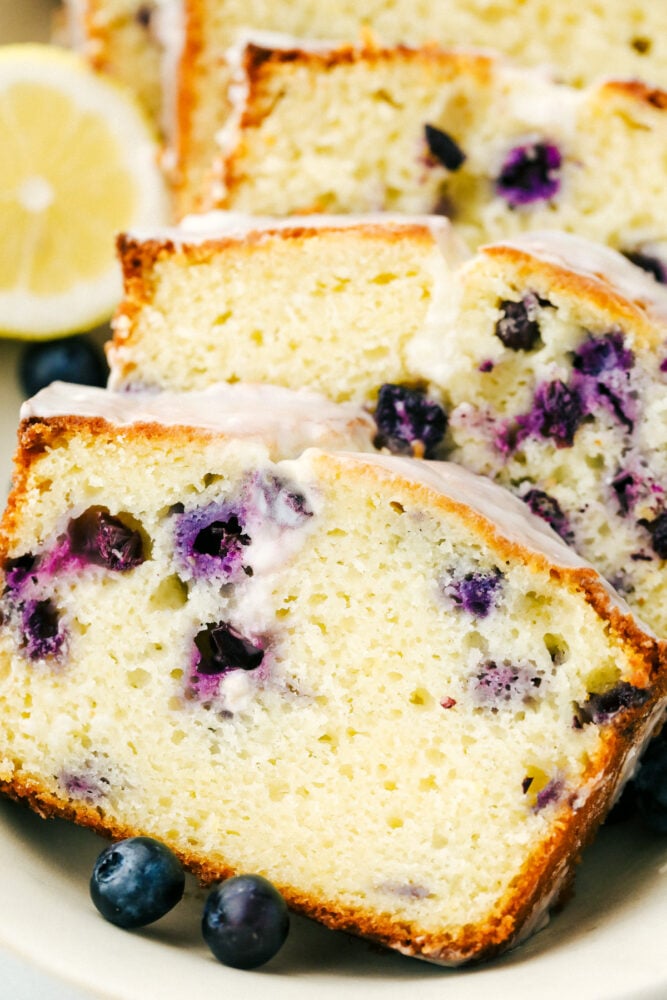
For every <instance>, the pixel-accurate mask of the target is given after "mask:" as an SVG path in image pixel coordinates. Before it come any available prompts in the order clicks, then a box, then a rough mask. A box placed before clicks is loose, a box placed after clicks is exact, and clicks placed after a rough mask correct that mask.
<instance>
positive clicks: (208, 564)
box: [176, 503, 251, 578]
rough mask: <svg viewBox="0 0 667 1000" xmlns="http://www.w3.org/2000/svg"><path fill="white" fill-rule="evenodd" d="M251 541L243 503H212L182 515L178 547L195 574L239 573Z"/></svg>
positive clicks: (179, 518)
mask: <svg viewBox="0 0 667 1000" xmlns="http://www.w3.org/2000/svg"><path fill="white" fill-rule="evenodd" d="M250 541H251V539H250V535H249V534H247V532H246V531H245V518H244V512H243V510H242V509H241V506H240V505H238V506H237V507H234V506H231V505H229V504H223V503H211V504H207V505H206V506H205V507H199V508H195V509H194V510H191V511H188V513H187V514H186V513H181V514H179V515H178V521H177V524H176V549H177V551H178V554H179V556H180V558H181V560H182V561H183V562H184V563H185V564H186V565H187V566H188V567H189V569H190V570H191V572H192V573H193V574H194V576H195V577H202V578H207V577H212V576H222V577H228V578H231V577H233V576H235V575H237V574H238V572H239V571H240V570H241V569H242V568H243V557H244V554H243V549H244V547H246V546H248V545H250Z"/></svg>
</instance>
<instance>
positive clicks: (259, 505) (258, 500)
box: [249, 473, 313, 528]
mask: <svg viewBox="0 0 667 1000" xmlns="http://www.w3.org/2000/svg"><path fill="white" fill-rule="evenodd" d="M249 497H250V503H251V504H252V506H253V507H254V511H251V513H254V514H256V515H258V516H259V518H260V519H262V520H264V519H266V520H269V521H272V522H273V523H274V524H275V525H276V526H277V527H279V528H298V527H301V526H302V524H303V523H304V521H306V520H307V519H308V518H311V517H312V516H313V511H312V510H311V507H310V504H309V503H308V499H307V498H306V496H305V495H304V494H303V493H302V492H301V491H299V490H298V489H296V488H295V487H294V485H293V484H292V483H290V482H288V481H287V480H286V479H284V478H281V477H280V476H277V475H274V474H273V473H268V474H264V475H257V476H255V477H253V479H252V482H251V488H250V491H249Z"/></svg>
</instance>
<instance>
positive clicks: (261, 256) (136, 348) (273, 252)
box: [108, 212, 466, 403]
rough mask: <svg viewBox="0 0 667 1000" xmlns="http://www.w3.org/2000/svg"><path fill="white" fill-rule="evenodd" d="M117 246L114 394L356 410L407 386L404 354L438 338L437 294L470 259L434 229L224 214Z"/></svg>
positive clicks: (429, 223)
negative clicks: (267, 386) (192, 392)
mask: <svg viewBox="0 0 667 1000" xmlns="http://www.w3.org/2000/svg"><path fill="white" fill-rule="evenodd" d="M118 247H119V256H120V260H121V263H122V267H123V273H124V286H125V297H124V300H123V302H122V305H121V307H120V309H119V310H118V313H117V315H116V317H115V320H114V340H113V343H112V344H111V345H109V346H108V356H109V362H110V366H111V372H112V375H111V383H110V384H111V386H112V387H113V388H116V389H118V388H120V389H132V388H135V387H136V386H137V385H138V386H140V387H141V386H143V387H147V386H152V387H156V388H171V389H183V388H187V389H198V388H201V387H203V386H205V385H208V384H210V383H211V382H216V381H223V380H224V381H229V382H235V381H237V380H243V381H250V382H254V381H258V382H267V381H268V382H273V383H277V384H281V385H286V386H290V387H292V388H301V387H303V386H308V387H309V388H311V389H315V390H319V391H321V392H324V393H326V395H327V396H329V397H331V398H333V399H335V400H339V401H340V400H346V399H354V400H356V401H357V402H360V403H366V402H369V401H370V400H371V398H372V396H374V395H375V393H376V391H377V387H378V386H379V385H381V384H383V383H385V382H388V383H392V382H402V381H404V380H406V379H409V377H410V373H409V370H408V367H407V363H406V356H405V355H406V350H407V346H408V344H409V343H410V341H411V340H412V339H413V338H414V337H415V336H417V335H418V333H420V332H421V331H422V330H423V328H424V327H429V326H430V325H433V324H435V325H436V326H437V325H438V324H439V331H440V334H439V335H442V333H443V332H444V331H443V320H444V308H443V306H444V303H442V302H440V300H439V295H440V290H441V289H442V288H444V287H445V278H446V274H447V272H448V269H449V268H450V267H452V266H454V265H455V264H456V263H457V262H459V261H460V260H462V259H463V257H464V256H465V255H466V252H465V250H464V248H463V247H462V246H461V245H460V243H459V241H458V240H457V239H456V238H455V237H454V235H453V234H452V232H451V229H450V227H449V224H448V222H447V220H446V219H444V218H442V217H435V216H434V217H431V218H412V219H411V218H407V217H396V218H391V217H387V216H381V217H375V216H368V217H365V218H351V217H347V216H337V217H325V216H319V217H318V216H309V217H308V218H295V217H290V218H289V219H285V220H282V221H281V220H278V219H267V220H263V219H260V218H257V217H242V216H237V215H234V214H233V213H231V214H225V213H222V212H220V213H211V214H210V215H207V216H202V217H192V218H190V219H188V220H186V221H185V223H184V224H183V225H182V226H181V227H179V228H178V229H172V230H167V231H163V232H153V233H146V234H134V235H132V234H130V235H125V236H122V237H121V238H120V240H119V244H118ZM369 390H371V391H369Z"/></svg>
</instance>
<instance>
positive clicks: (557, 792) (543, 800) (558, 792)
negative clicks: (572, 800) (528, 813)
mask: <svg viewBox="0 0 667 1000" xmlns="http://www.w3.org/2000/svg"><path fill="white" fill-rule="evenodd" d="M564 790H565V784H564V782H563V781H562V779H561V778H552V779H551V781H549V782H547V784H546V785H545V786H544V788H542V789H541V790H540V791H539V792H538V793H537V796H536V798H535V805H534V806H533V812H541V811H542V809H546V807H547V806H550V805H553V803H555V802H558V800H559V799H560V798H561V796H562V794H563V791H564Z"/></svg>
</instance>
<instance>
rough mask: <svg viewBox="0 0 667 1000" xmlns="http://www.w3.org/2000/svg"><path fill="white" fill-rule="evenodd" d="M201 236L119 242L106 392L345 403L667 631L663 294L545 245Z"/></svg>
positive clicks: (328, 229)
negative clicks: (316, 394)
mask: <svg viewBox="0 0 667 1000" xmlns="http://www.w3.org/2000/svg"><path fill="white" fill-rule="evenodd" d="M198 224H199V225H200V226H201V227H202V232H201V233H200V239H199V241H197V239H195V237H194V232H193V231H192V230H190V229H189V228H188V226H184V227H182V228H180V229H177V230H174V231H172V232H171V235H165V234H163V235H160V234H159V233H156V234H154V235H153V236H152V237H151V236H150V235H148V236H145V237H143V238H142V237H134V238H127V239H124V240H121V243H120V247H121V259H122V260H123V264H124V271H125V288H126V294H125V298H124V301H123V303H122V305H121V308H120V310H119V313H118V316H117V319H116V330H115V337H114V343H113V345H112V346H111V348H110V350H109V360H110V363H111V370H112V384H113V385H114V386H115V387H116V388H123V389H126V390H131V389H132V387H133V386H138V385H139V386H140V385H141V384H142V383H144V384H152V385H157V386H164V385H167V386H170V387H172V388H182V389H187V388H193V387H195V386H200V385H201V384H202V383H205V382H206V380H207V379H213V380H232V381H233V380H234V379H237V378H248V377H250V378H252V379H253V380H256V381H260V382H262V381H264V382H276V383H280V384H285V385H288V386H290V387H292V388H297V387H299V386H302V385H304V384H305V385H314V386H316V387H317V389H318V390H320V391H322V392H324V393H325V394H326V395H328V396H330V397H331V398H333V399H336V400H354V401H355V402H356V403H358V404H361V405H363V406H364V407H365V408H366V409H367V410H368V412H369V413H371V414H372V415H373V416H374V419H375V422H376V444H377V445H378V446H379V447H382V448H386V449H388V450H390V451H393V452H394V453H397V454H412V455H413V456H418V457H426V458H442V457H450V458H453V459H455V460H456V461H457V462H460V463H461V464H463V465H465V466H467V467H468V468H470V469H472V470H473V471H475V472H478V473H481V474H484V475H487V476H490V477H492V478H494V479H496V480H498V481H499V482H500V483H502V484H503V485H504V486H505V487H507V488H509V489H510V490H512V491H513V492H515V493H517V494H518V495H519V496H520V497H521V498H522V499H523V500H524V502H525V504H526V506H527V507H528V508H529V509H530V510H531V511H532V512H533V513H534V514H536V515H537V516H539V517H541V518H542V520H543V521H544V522H545V523H547V524H549V525H550V526H551V528H552V529H553V530H554V531H555V532H556V534H558V535H559V536H560V537H561V538H562V539H563V540H564V541H565V542H567V543H568V544H570V545H572V546H574V547H575V549H577V550H578V551H579V552H580V553H581V554H583V555H584V556H585V557H586V558H588V559H590V561H592V562H593V563H594V564H595V565H596V566H597V567H598V568H599V569H600V570H601V571H602V572H603V574H604V575H605V576H606V577H607V579H609V580H610V581H611V582H612V583H613V585H614V586H615V587H617V588H618V589H619V590H620V591H622V592H623V594H624V595H625V597H626V598H627V600H628V601H629V602H630V604H631V605H632V606H633V607H634V608H635V609H636V610H637V611H638V613H639V614H640V615H641V616H642V617H643V618H645V619H646V620H647V621H648V622H649V624H651V625H652V626H653V627H654V628H655V629H656V630H657V631H658V632H659V633H660V634H664V633H665V632H666V631H667V614H666V613H665V611H664V605H665V602H664V598H663V593H664V586H665V569H666V567H665V557H666V556H667V506H666V500H665V490H666V489H667V464H666V463H667V454H666V451H665V447H666V442H667V428H666V427H665V412H666V404H667V396H666V393H667V381H666V380H667V292H665V289H664V288H663V287H662V285H661V284H660V283H659V282H657V281H656V280H655V278H654V276H653V275H651V274H650V273H648V272H647V270H646V269H645V268H639V267H637V266H634V265H633V264H632V263H631V262H630V261H628V260H627V259H626V258H625V257H624V256H622V255H621V254H618V253H616V252H614V251H613V250H610V249H608V248H604V247H601V246H599V245H597V244H594V243H592V242H590V241H587V240H584V239H582V238H580V237H575V236H573V235H568V234H559V233H555V232H553V231H551V232H549V233H545V234H524V235H522V236H521V237H517V238H516V239H515V240H513V241H506V242H504V243H497V244H490V245H488V246H486V247H485V248H483V249H482V250H481V251H479V252H478V253H477V254H476V255H475V256H474V257H472V258H470V259H466V258H465V257H462V256H461V255H460V254H459V253H458V252H457V248H456V247H455V245H454V244H453V243H452V242H451V240H450V239H449V237H451V229H448V228H447V223H446V221H445V220H440V226H441V227H444V228H441V229H440V230H438V226H437V225H435V220H434V219H433V218H430V219H423V220H422V224H421V225H419V224H417V221H416V220H414V219H413V220H411V222H410V224H409V225H408V224H406V225H405V226H404V227H403V228H401V227H400V225H398V224H397V221H396V220H395V219H392V220H389V219H387V220H384V222H383V220H382V218H379V217H375V218H374V219H373V220H372V221H371V219H370V218H368V217H365V218H357V219H354V218H352V219H347V220H346V222H345V223H344V224H341V226H340V227H337V226H336V224H335V220H332V219H331V218H330V217H328V218H324V219H321V220H320V221H319V222H317V221H311V222H310V223H309V222H308V220H307V219H303V218H302V219H299V220H284V221H283V223H282V225H281V224H280V223H279V222H278V221H277V220H259V219H254V220H253V219H248V220H246V221H245V224H244V223H242V222H241V221H240V220H239V219H238V217H236V216H232V217H231V218H230V217H227V216H224V215H222V216H220V215H214V216H212V217H207V218H206V220H201V219H200V220H199V222H198ZM189 225H194V221H193V222H192V223H190V224H189ZM216 226H218V227H219V228H218V233H217V236H214V235H213V233H214V232H215V227H216ZM195 228H196V227H195ZM383 230H384V232H383ZM438 233H439V235H436V234H438ZM443 251H444V252H443ZM299 261H301V270H298V269H297V265H298V262H299ZM269 273H272V274H273V276H274V280H273V283H272V284H271V289H272V291H271V292H270V293H267V294H266V296H265V295H264V293H263V290H264V289H265V288H266V286H267V284H268V282H265V281H264V280H263V276H264V275H268V274H269ZM260 289H261V290H262V292H261V293H260ZM202 303H205V305H204V306H202ZM295 303H298V307H297V308H295V305H294V304H295ZM217 318H219V322H216V319H217ZM170 324H171V325H170ZM204 359H208V362H209V365H208V368H207V367H206V366H205V364H204Z"/></svg>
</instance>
